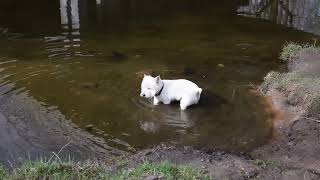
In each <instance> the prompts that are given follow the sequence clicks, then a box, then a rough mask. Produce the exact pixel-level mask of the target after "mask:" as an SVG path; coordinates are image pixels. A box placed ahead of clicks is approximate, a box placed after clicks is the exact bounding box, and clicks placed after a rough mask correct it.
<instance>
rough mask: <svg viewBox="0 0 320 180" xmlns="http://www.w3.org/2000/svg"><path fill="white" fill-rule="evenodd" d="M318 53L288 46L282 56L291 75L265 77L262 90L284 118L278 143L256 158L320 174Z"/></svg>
mask: <svg viewBox="0 0 320 180" xmlns="http://www.w3.org/2000/svg"><path fill="white" fill-rule="evenodd" d="M319 52H320V51H319V48H318V47H315V46H311V45H308V46H300V45H297V44H288V45H287V46H286V47H285V48H284V51H283V52H282V56H281V57H282V58H283V59H284V60H287V61H288V71H287V72H286V73H278V72H270V73H269V74H268V75H267V76H266V77H265V81H264V83H263V84H262V85H261V86H260V90H261V92H263V93H264V94H265V95H266V96H269V97H271V98H272V103H273V105H274V106H275V107H276V108H277V109H279V110H281V112H282V113H283V114H284V116H283V117H285V118H284V119H283V120H282V122H281V123H279V124H277V126H276V129H277V134H276V139H275V141H272V142H271V143H270V144H268V145H266V146H264V147H262V148H259V149H257V150H255V151H254V152H253V153H252V154H253V155H254V156H256V157H262V158H269V159H277V160H278V161H280V162H281V163H282V164H284V165H286V166H288V167H295V168H303V169H307V170H309V171H312V172H314V173H316V174H319V173H320V154H319V151H320V144H319V140H320V139H319V138H320V124H319V122H320V121H319V118H320V71H319V70H320V54H319Z"/></svg>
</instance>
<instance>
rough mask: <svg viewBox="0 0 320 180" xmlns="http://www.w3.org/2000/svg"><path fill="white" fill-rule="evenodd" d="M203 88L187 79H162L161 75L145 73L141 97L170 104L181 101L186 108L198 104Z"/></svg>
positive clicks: (181, 104) (181, 105) (182, 106)
mask: <svg viewBox="0 0 320 180" xmlns="http://www.w3.org/2000/svg"><path fill="white" fill-rule="evenodd" d="M201 92H202V89H201V88H199V87H198V86H197V85H196V84H195V83H193V82H191V81H188V80H185V79H178V80H161V79H160V76H157V77H155V78H154V77H152V76H148V75H144V77H143V80H142V83H141V94H140V96H141V97H146V98H153V104H154V105H158V104H159V103H160V102H162V103H163V104H170V103H171V102H172V101H180V108H181V109H182V110H185V109H186V108H187V107H188V106H190V105H192V104H197V103H198V102H199V99H200V95H201Z"/></svg>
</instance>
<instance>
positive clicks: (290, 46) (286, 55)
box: [280, 42, 320, 61]
mask: <svg viewBox="0 0 320 180" xmlns="http://www.w3.org/2000/svg"><path fill="white" fill-rule="evenodd" d="M300 53H320V47H318V46H316V43H314V44H297V43H295V42H288V43H286V44H285V45H284V47H283V49H282V51H281V53H280V59H281V60H284V61H288V60H292V59H294V58H295V57H296V56H297V55H298V54H300Z"/></svg>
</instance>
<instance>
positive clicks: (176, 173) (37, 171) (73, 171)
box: [0, 160, 209, 180]
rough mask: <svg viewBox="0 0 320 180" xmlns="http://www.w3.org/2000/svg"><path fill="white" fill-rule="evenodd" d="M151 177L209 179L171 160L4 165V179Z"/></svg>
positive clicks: (0, 172)
mask: <svg viewBox="0 0 320 180" xmlns="http://www.w3.org/2000/svg"><path fill="white" fill-rule="evenodd" d="M147 177H154V178H157V177H158V178H159V177H160V178H164V179H172V180H173V179H185V180H187V179H190V180H191V179H209V178H208V177H207V176H205V175H203V174H202V173H201V172H200V171H198V170H195V169H194V168H192V167H189V166H179V165H175V164H172V163H169V162H161V163H150V162H144V163H143V164H140V165H138V166H137V167H135V168H132V169H120V170H118V171H116V172H110V170H108V168H107V166H106V165H105V164H101V163H98V162H94V161H86V162H83V163H74V162H59V161H43V160H40V161H27V162H25V163H24V164H23V165H22V166H21V167H19V168H16V169H13V170H12V171H11V172H9V171H8V170H6V169H5V168H3V167H2V168H1V169H0V179H5V180H36V179H57V180H61V179H62V180H64V179H65V180H67V179H79V180H80V179H81V180H86V179H88V180H89V179H108V180H109V179H110V180H113V179H114V180H122V179H132V180H133V179H137V180H138V179H144V178H147Z"/></svg>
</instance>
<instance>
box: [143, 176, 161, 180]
mask: <svg viewBox="0 0 320 180" xmlns="http://www.w3.org/2000/svg"><path fill="white" fill-rule="evenodd" d="M158 179H159V177H158V176H153V175H152V176H148V177H146V178H144V180H158Z"/></svg>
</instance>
